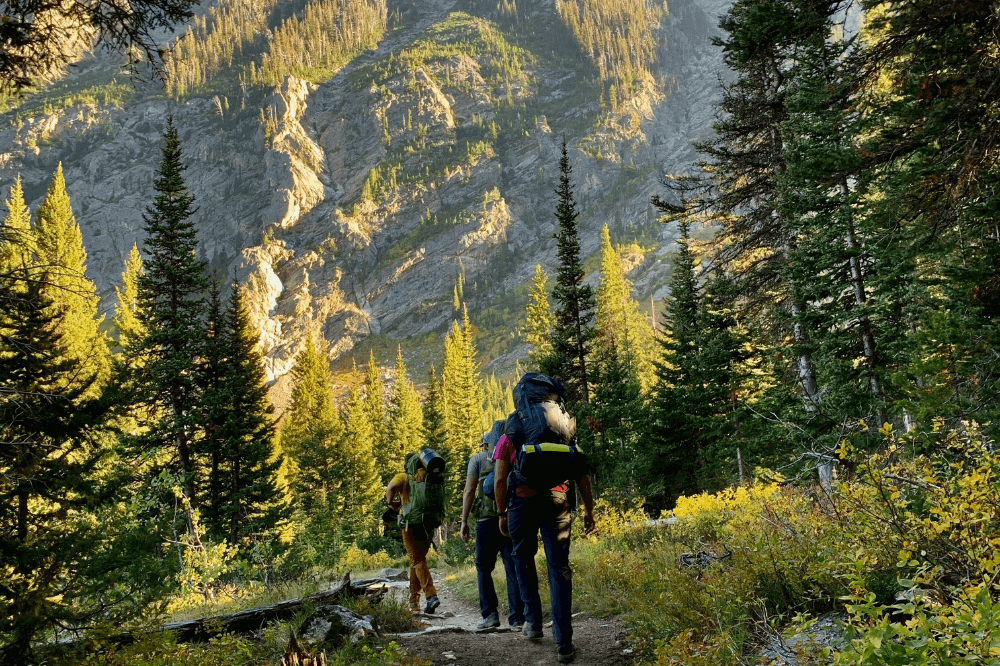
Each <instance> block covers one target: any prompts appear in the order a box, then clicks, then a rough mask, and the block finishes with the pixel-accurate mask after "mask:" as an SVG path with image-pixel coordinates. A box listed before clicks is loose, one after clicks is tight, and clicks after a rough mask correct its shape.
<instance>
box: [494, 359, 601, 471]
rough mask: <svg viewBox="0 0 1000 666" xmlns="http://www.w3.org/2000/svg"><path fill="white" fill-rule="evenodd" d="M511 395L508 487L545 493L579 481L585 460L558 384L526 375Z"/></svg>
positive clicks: (549, 378)
mask: <svg viewBox="0 0 1000 666" xmlns="http://www.w3.org/2000/svg"><path fill="white" fill-rule="evenodd" d="M513 394H514V408H515V411H514V413H513V414H511V415H510V416H509V417H508V418H507V424H506V427H505V433H506V435H507V438H508V439H510V440H511V443H512V444H513V445H514V448H515V454H516V455H515V464H514V471H513V473H512V475H511V477H512V478H511V480H510V482H509V485H511V486H516V485H521V484H525V485H527V486H528V487H529V488H532V489H533V490H547V489H549V488H554V487H556V486H558V485H560V484H563V483H566V482H567V481H576V480H578V479H580V477H582V476H583V475H584V474H585V473H586V471H587V456H586V455H585V454H584V453H583V451H581V450H580V448H579V446H577V442H576V418H575V417H574V416H573V415H571V414H570V413H569V412H567V411H566V404H565V401H564V400H565V391H564V390H563V386H562V384H561V383H560V382H559V380H558V379H554V378H552V377H549V376H547V375H543V374H539V373H536V372H529V373H527V374H525V375H524V376H523V377H521V380H520V381H518V383H517V385H516V386H515V387H514V391H513Z"/></svg>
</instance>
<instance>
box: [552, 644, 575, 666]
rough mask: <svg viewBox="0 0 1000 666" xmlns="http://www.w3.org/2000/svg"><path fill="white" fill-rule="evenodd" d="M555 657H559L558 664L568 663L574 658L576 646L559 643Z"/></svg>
mask: <svg viewBox="0 0 1000 666" xmlns="http://www.w3.org/2000/svg"><path fill="white" fill-rule="evenodd" d="M556 657H557V658H558V659H559V663H560V664H568V663H569V662H571V661H573V659H575V658H576V648H574V647H573V644H572V643H570V644H569V645H560V646H559V649H558V650H556Z"/></svg>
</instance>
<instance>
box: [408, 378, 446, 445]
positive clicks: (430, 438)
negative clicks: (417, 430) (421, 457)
mask: <svg viewBox="0 0 1000 666" xmlns="http://www.w3.org/2000/svg"><path fill="white" fill-rule="evenodd" d="M424 432H426V433H427V440H426V441H427V447H428V448H431V449H434V450H435V451H437V452H438V453H442V454H443V453H444V452H445V451H446V450H447V447H448V404H447V399H446V398H445V394H444V387H443V386H441V381H440V380H439V379H438V376H437V371H436V370H435V369H434V366H433V365H431V369H430V375H429V376H428V379H427V403H426V404H425V405H424ZM421 448H422V447H421V446H417V447H415V448H413V449H409V450H407V451H405V452H404V453H416V452H417V451H418V450H419V449H421Z"/></svg>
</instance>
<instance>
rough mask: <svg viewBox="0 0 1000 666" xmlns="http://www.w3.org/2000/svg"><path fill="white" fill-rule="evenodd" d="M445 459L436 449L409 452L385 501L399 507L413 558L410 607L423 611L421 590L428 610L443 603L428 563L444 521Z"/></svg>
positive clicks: (400, 521) (394, 478)
mask: <svg viewBox="0 0 1000 666" xmlns="http://www.w3.org/2000/svg"><path fill="white" fill-rule="evenodd" d="M444 466H445V461H444V459H443V458H442V457H441V456H439V455H438V454H437V452H436V451H434V450H433V449H422V450H421V451H420V452H419V453H408V454H406V458H405V460H404V467H405V468H406V471H405V472H401V473H399V474H397V475H396V476H394V477H393V478H392V480H391V481H389V485H388V486H386V489H385V502H386V504H388V505H389V507H390V508H395V509H398V510H399V526H400V528H402V529H401V531H402V535H403V547H404V548H406V556H407V557H409V558H410V610H411V611H412V612H419V611H420V592H421V591H423V593H424V597H425V598H426V602H427V603H426V605H425V606H424V612H425V613H433V612H434V610H435V609H436V608H437V607H438V606H440V605H441V602H440V601H439V600H438V597H437V589H436V588H435V587H434V580H433V579H432V578H431V571H430V569H429V568H428V566H427V552H428V551H429V550H430V549H431V542H432V538H433V535H434V530H436V529H437V528H438V527H440V525H441V521H442V520H444Z"/></svg>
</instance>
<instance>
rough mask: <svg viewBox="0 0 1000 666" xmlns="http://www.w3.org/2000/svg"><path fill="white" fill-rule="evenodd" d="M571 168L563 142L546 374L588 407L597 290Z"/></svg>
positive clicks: (568, 396) (573, 399)
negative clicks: (588, 272)
mask: <svg viewBox="0 0 1000 666" xmlns="http://www.w3.org/2000/svg"><path fill="white" fill-rule="evenodd" d="M570 173H571V169H570V166H569V156H568V154H567V152H566V139H565V138H564V139H563V142H562V157H561V158H560V159H559V187H558V188H557V189H556V195H557V197H558V199H559V203H558V205H557V206H556V219H557V220H558V222H559V231H557V232H556V239H557V241H558V246H559V272H558V273H557V274H556V285H555V288H554V289H553V290H552V299H553V301H554V302H555V318H554V319H555V325H554V326H553V331H552V360H551V362H550V363H549V364H547V366H546V368H545V369H544V371H547V372H549V373H550V374H553V375H555V377H556V378H558V379H559V380H560V381H562V383H563V384H564V385H565V387H566V399H567V402H570V403H579V404H581V405H583V406H586V405H587V403H588V402H590V380H591V378H590V375H589V374H588V372H587V357H588V356H589V354H590V352H591V347H592V343H593V339H594V328H593V319H594V309H595V307H596V303H595V301H594V291H593V289H591V288H590V286H589V285H585V284H583V279H584V277H586V276H585V275H584V270H583V264H582V263H581V259H580V240H579V237H578V234H577V226H576V219H577V217H579V212H578V211H577V210H576V201H575V200H574V198H573V185H572V184H571V182H570Z"/></svg>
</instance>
